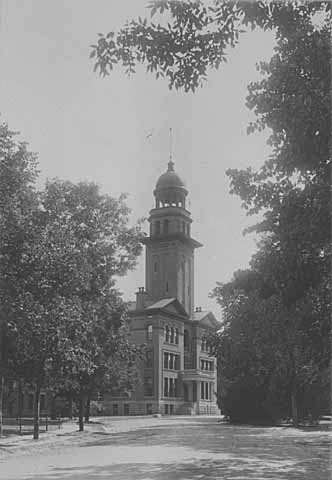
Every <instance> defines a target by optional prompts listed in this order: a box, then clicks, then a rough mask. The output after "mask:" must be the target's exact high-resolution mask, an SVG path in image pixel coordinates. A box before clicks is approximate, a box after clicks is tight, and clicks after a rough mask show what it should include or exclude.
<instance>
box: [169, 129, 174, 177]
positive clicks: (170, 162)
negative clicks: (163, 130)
mask: <svg viewBox="0 0 332 480" xmlns="http://www.w3.org/2000/svg"><path fill="white" fill-rule="evenodd" d="M172 133H173V132H172V127H170V129H169V162H168V171H169V172H174V162H173V144H172V140H173V139H172Z"/></svg>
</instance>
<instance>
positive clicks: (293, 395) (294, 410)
mask: <svg viewBox="0 0 332 480" xmlns="http://www.w3.org/2000/svg"><path fill="white" fill-rule="evenodd" d="M291 406H292V423H293V427H298V426H299V416H298V409H297V398H296V388H295V387H293V388H292V392H291Z"/></svg>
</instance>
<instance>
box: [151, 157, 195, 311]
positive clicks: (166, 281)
mask: <svg viewBox="0 0 332 480" xmlns="http://www.w3.org/2000/svg"><path fill="white" fill-rule="evenodd" d="M153 193H154V197H155V208H153V209H152V210H151V211H150V216H149V223H150V233H149V236H148V237H146V238H145V239H144V241H143V242H144V244H145V245H146V271H145V275H146V294H147V297H148V299H149V300H150V301H153V302H156V301H158V300H161V299H163V298H177V299H178V300H179V302H180V303H181V304H182V305H183V307H184V308H185V310H186V312H187V313H188V315H189V316H191V315H192V313H193V311H194V251H195V248H197V247H201V246H202V244H201V243H199V242H197V241H196V240H194V239H193V238H192V237H191V223H192V219H191V215H190V212H189V211H188V210H187V209H186V198H187V195H188V190H187V189H186V187H185V184H184V182H183V181H182V180H181V178H180V177H179V175H178V174H177V173H176V172H175V171H174V162H173V161H172V160H170V161H169V163H168V169H167V171H166V172H165V173H163V174H162V175H161V176H160V177H159V179H158V181H157V184H156V188H155V190H154V192H153Z"/></svg>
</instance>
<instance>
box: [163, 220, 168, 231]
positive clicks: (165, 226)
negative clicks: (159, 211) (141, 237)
mask: <svg viewBox="0 0 332 480" xmlns="http://www.w3.org/2000/svg"><path fill="white" fill-rule="evenodd" d="M168 229H169V220H167V219H166V220H164V233H168Z"/></svg>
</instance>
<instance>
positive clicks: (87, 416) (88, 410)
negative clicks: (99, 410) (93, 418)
mask: <svg viewBox="0 0 332 480" xmlns="http://www.w3.org/2000/svg"><path fill="white" fill-rule="evenodd" d="M89 420H90V394H88V398H87V399H86V406H85V422H86V423H87V422H88V421H89Z"/></svg>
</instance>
